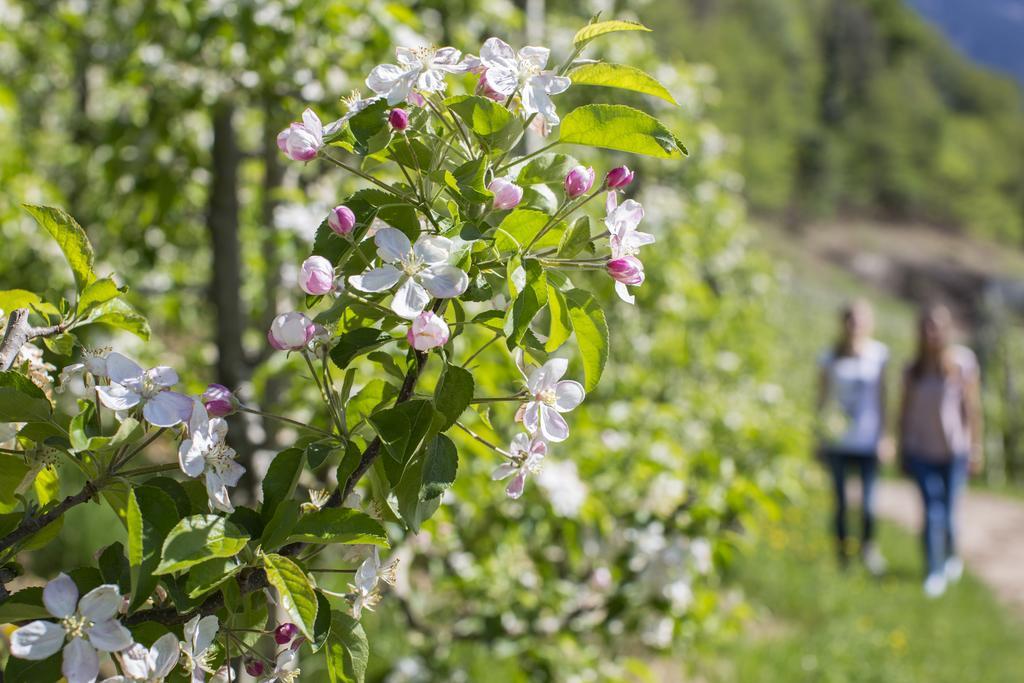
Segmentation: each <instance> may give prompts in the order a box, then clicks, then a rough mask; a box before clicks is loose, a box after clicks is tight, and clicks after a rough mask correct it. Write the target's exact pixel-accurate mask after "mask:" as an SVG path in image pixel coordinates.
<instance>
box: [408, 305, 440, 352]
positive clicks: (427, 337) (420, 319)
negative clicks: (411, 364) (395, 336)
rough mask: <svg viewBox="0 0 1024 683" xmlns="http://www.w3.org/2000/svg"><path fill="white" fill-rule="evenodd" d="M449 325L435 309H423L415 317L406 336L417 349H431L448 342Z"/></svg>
mask: <svg viewBox="0 0 1024 683" xmlns="http://www.w3.org/2000/svg"><path fill="white" fill-rule="evenodd" d="M448 334H449V332H448V325H447V324H446V323H445V321H444V318H442V317H441V316H439V315H438V314H437V313H434V312H433V311H423V312H422V313H420V314H419V315H418V316H416V317H415V318H413V321H412V325H410V326H409V331H408V332H407V333H406V335H405V338H406V339H407V340H408V341H409V345H410V346H411V347H413V348H414V349H416V350H417V351H429V350H430V349H436V348H437V347H438V346H444V345H445V344H447V343H448Z"/></svg>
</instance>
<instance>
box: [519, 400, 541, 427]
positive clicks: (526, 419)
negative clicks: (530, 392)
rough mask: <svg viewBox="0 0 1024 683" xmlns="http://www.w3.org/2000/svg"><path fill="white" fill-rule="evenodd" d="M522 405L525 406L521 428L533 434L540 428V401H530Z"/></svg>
mask: <svg viewBox="0 0 1024 683" xmlns="http://www.w3.org/2000/svg"><path fill="white" fill-rule="evenodd" d="M523 405H525V406H526V408H525V409H524V410H523V426H524V427H526V431H528V432H530V433H531V434H534V433H536V432H537V428H538V427H540V405H541V404H540V401H530V402H529V403H525V404H523Z"/></svg>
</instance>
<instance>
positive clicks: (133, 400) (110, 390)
mask: <svg viewBox="0 0 1024 683" xmlns="http://www.w3.org/2000/svg"><path fill="white" fill-rule="evenodd" d="M96 395H97V396H98V397H99V399H100V403H102V404H103V405H105V406H106V407H108V408H110V409H111V410H128V409H129V408H134V407H135V406H137V405H139V401H141V400H142V397H141V396H139V395H138V394H136V393H135V392H134V391H131V390H130V389H127V388H125V387H123V386H122V385H120V384H117V383H116V382H111V383H110V385H109V386H105V387H96Z"/></svg>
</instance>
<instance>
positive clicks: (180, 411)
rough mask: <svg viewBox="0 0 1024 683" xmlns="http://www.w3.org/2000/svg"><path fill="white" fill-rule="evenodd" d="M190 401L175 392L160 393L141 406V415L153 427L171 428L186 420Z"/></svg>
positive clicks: (190, 407)
mask: <svg viewBox="0 0 1024 683" xmlns="http://www.w3.org/2000/svg"><path fill="white" fill-rule="evenodd" d="M192 405H193V403H192V399H191V398H189V397H188V396H186V395H185V394H179V393H178V392H176V391H161V392H160V393H159V394H157V395H156V396H154V397H153V398H151V399H149V400H148V401H146V405H144V406H142V415H143V417H145V418H146V421H147V422H149V424H151V425H153V426H154V427H173V426H174V425H176V424H181V423H182V422H185V421H186V420H188V418H189V415H190V414H191V413H192Z"/></svg>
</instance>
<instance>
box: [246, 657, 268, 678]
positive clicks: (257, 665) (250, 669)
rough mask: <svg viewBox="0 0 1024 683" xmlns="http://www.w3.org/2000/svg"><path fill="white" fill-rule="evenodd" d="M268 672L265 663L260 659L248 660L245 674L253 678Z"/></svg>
mask: <svg viewBox="0 0 1024 683" xmlns="http://www.w3.org/2000/svg"><path fill="white" fill-rule="evenodd" d="M264 671H266V667H264V666H263V662H261V661H260V660H258V659H247V660H245V673H247V674H249V675H250V676H252V677H253V678H256V677H258V676H262V675H263V672H264Z"/></svg>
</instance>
